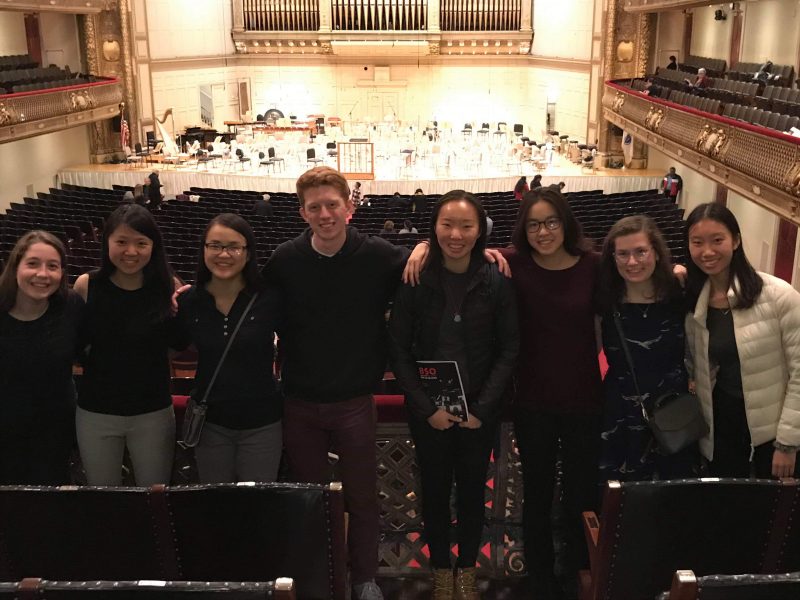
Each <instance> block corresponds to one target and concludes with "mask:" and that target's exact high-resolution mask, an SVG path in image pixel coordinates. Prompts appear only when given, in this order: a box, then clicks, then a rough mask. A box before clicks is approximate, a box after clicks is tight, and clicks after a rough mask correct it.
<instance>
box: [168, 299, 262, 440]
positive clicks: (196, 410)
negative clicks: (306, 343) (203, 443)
mask: <svg viewBox="0 0 800 600" xmlns="http://www.w3.org/2000/svg"><path fill="white" fill-rule="evenodd" d="M257 297H258V294H253V297H252V298H250V302H248V303H247V306H246V307H245V309H244V312H242V316H241V317H239V322H238V323H236V328H235V329H234V330H233V333H232V334H231V337H229V338H228V343H227V344H226V345H225V350H223V351H222V356H220V357H219V362H218V363H217V368H216V369H214V374H213V375H212V376H211V381H209V382H208V385H207V386H206V393H205V394H203V398H202V399H201V400H200V402H196V401H195V399H194V395H192V396H191V397H190V398H189V402H188V404H187V405H186V412H185V413H184V415H183V426H182V427H181V438H182V439H181V440H180V441H179V442H178V444H179V445H180V446H181V447H182V448H194V447H195V446H197V444H198V443H200V434H202V433H203V425H205V422H206V412H207V411H208V395H209V394H210V393H211V388H212V387H213V386H214V382H215V381H216V379H217V375H218V374H219V370H220V368H221V367H222V363H223V361H224V360H225V357H226V356H227V355H228V350H230V349H231V344H233V340H234V338H235V337H236V334H237V333H239V328H240V327H241V326H242V323H243V322H244V318H245V317H246V316H247V313H249V312H250V308H251V307H252V306H253V303H254V302H255V301H256V298H257Z"/></svg>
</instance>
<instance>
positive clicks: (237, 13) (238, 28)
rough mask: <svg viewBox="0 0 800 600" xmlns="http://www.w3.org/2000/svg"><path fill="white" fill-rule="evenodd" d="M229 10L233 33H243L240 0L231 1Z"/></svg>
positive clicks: (242, 9) (242, 14) (242, 10)
mask: <svg viewBox="0 0 800 600" xmlns="http://www.w3.org/2000/svg"><path fill="white" fill-rule="evenodd" d="M231 9H232V10H233V33H242V32H244V7H243V6H242V0H233V2H231Z"/></svg>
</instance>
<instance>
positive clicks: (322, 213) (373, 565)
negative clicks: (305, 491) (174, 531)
mask: <svg viewBox="0 0 800 600" xmlns="http://www.w3.org/2000/svg"><path fill="white" fill-rule="evenodd" d="M297 196H298V198H299V201H300V215H301V216H302V217H303V219H304V220H305V221H306V223H308V225H309V229H308V230H306V231H305V232H304V233H302V234H301V235H299V236H298V237H296V238H295V239H293V240H289V241H288V242H284V243H283V244H281V245H280V246H279V247H278V248H277V249H276V250H275V252H273V254H272V256H271V258H270V260H269V262H268V263H267V265H266V266H265V267H264V271H263V274H264V277H265V279H266V281H267V284H268V285H271V286H274V287H275V289H277V290H278V291H279V293H280V294H281V295H282V297H283V306H284V315H283V325H282V326H281V327H280V330H279V332H278V333H279V337H280V343H281V351H282V354H283V365H282V368H281V380H282V382H283V391H284V394H285V397H286V402H285V405H284V414H283V439H284V445H285V448H286V456H287V459H288V462H289V469H290V470H291V473H292V477H293V478H294V479H295V480H297V481H303V482H318V483H324V482H327V481H328V479H329V473H330V466H329V464H328V452H329V451H333V452H334V453H336V454H338V456H339V468H340V475H341V477H342V482H343V484H344V485H343V487H344V495H345V506H346V508H347V510H348V512H349V514H350V524H349V531H348V550H349V555H350V573H351V577H350V578H351V581H352V583H353V592H352V596H353V598H355V599H357V600H382V598H383V595H382V594H381V590H380V588H378V586H377V585H376V584H375V579H374V578H375V573H376V571H377V566H378V565H377V563H378V535H379V529H378V515H379V513H378V496H377V473H376V459H375V426H376V416H375V406H374V403H373V398H372V392H373V390H374V389H375V387H376V385H377V383H378V382H379V381H380V380H381V378H382V377H383V373H384V370H385V369H386V361H387V331H386V309H387V307H388V304H389V301H390V300H391V299H392V298H393V297H394V294H395V291H396V289H397V287H398V285H399V283H400V279H401V275H402V274H403V269H404V267H405V266H406V261H407V260H408V259H409V252H408V250H407V249H406V248H403V247H401V246H394V245H392V244H390V243H389V242H387V241H386V240H384V239H383V238H381V237H378V236H367V235H364V234H362V233H359V232H358V231H357V230H356V229H354V228H353V227H348V226H347V216H348V215H349V213H350V211H351V210H352V204H351V202H350V189H349V186H348V184H347V180H346V179H345V178H344V177H343V176H342V175H341V173H339V172H338V171H336V170H334V169H331V168H329V167H316V168H313V169H311V170H309V171H306V172H305V173H304V174H303V175H301V176H300V178H299V179H298V180H297ZM427 252H428V247H427V243H421V244H418V245H417V247H416V248H415V249H414V251H413V252H412V253H411V260H409V266H410V267H411V265H412V264H414V265H416V270H417V271H418V270H419V266H420V265H421V264H422V262H423V261H424V258H425V256H426V255H427ZM487 258H488V259H489V260H490V261H491V262H494V261H495V260H498V261H499V263H500V265H501V270H503V271H504V272H506V268H507V263H505V261H503V260H501V258H502V257H500V256H499V253H497V252H495V251H487ZM410 270H412V269H407V271H410Z"/></svg>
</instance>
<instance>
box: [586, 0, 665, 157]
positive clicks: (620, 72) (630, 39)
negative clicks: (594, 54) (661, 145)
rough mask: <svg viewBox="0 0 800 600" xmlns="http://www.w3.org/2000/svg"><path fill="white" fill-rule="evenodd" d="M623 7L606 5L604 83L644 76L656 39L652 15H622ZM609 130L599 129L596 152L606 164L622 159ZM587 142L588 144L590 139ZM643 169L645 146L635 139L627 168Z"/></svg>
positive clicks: (617, 2)
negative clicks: (610, 80) (651, 46)
mask: <svg viewBox="0 0 800 600" xmlns="http://www.w3.org/2000/svg"><path fill="white" fill-rule="evenodd" d="M597 1H600V0H597ZM623 4H624V2H622V1H621V0H608V4H607V11H606V14H605V36H604V39H605V48H604V53H603V54H604V58H603V68H602V78H603V80H604V81H607V80H609V79H631V78H635V77H643V76H644V75H645V74H646V73H647V67H648V65H647V60H648V55H649V53H650V45H651V43H652V42H653V37H654V36H655V15H654V14H650V13H628V12H625V10H623ZM599 96H600V98H599V99H598V101H600V102H601V101H602V94H600V95H599ZM598 111H599V112H598V114H602V105H600V106H598ZM612 131H613V130H612V125H611V124H609V123H603V124H602V125H601V126H600V127H599V130H598V133H599V135H598V138H599V139H598V151H599V152H600V153H601V159H602V160H601V163H603V164H607V163H608V160H609V159H615V160H616V159H617V158H619V159H621V157H622V147H621V141H622V140H621V139H620V137H619V135H613V134H612ZM587 141H588V142H590V143H591V140H587ZM646 166H647V145H646V144H643V143H641V142H640V141H639V140H634V144H633V157H632V159H631V162H630V165H629V168H631V169H643V168H645V167H646Z"/></svg>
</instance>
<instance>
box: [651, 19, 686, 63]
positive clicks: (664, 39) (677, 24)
mask: <svg viewBox="0 0 800 600" xmlns="http://www.w3.org/2000/svg"><path fill="white" fill-rule="evenodd" d="M685 19H686V17H684V16H683V12H681V11H678V10H673V11H667V12H661V13H658V25H657V28H656V43H655V48H654V54H653V57H652V58H653V62H654V64H652V65H650V66H649V68H648V70H647V72H648V73H654V72H655V70H656V67H661V68H663V67H666V66H667V63H669V57H670V56H671V55H675V56H677V57H678V62H681V61H682V60H683V56H681V46H683V29H684V23H685Z"/></svg>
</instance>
